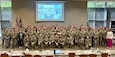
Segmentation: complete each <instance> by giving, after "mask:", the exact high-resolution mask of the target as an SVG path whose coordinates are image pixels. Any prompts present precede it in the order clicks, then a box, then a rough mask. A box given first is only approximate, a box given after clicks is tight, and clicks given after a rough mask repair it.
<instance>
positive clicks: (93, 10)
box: [87, 1, 115, 28]
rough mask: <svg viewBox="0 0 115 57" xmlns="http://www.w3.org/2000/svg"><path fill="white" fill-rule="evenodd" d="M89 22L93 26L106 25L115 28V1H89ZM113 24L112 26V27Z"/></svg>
mask: <svg viewBox="0 0 115 57" xmlns="http://www.w3.org/2000/svg"><path fill="white" fill-rule="evenodd" d="M87 8H88V24H89V26H91V27H100V26H104V27H105V26H106V27H109V28H113V26H115V25H112V22H114V21H115V1H112V2H102V1H101V2H97V1H89V2H88V5H87ZM111 26H112V27H111Z"/></svg>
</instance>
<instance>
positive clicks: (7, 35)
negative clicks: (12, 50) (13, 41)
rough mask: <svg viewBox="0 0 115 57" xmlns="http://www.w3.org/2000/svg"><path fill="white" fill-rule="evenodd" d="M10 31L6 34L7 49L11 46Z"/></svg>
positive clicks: (7, 30)
mask: <svg viewBox="0 0 115 57" xmlns="http://www.w3.org/2000/svg"><path fill="white" fill-rule="evenodd" d="M10 37H11V35H10V30H9V29H6V32H5V38H6V39H5V47H6V48H8V47H9V46H10V45H9V44H10Z"/></svg>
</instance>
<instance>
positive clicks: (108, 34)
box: [106, 30, 113, 49]
mask: <svg viewBox="0 0 115 57" xmlns="http://www.w3.org/2000/svg"><path fill="white" fill-rule="evenodd" d="M112 38H113V32H112V31H111V30H108V32H107V36H106V40H107V48H109V49H111V48H112Z"/></svg>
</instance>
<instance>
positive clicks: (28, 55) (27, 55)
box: [24, 54, 32, 57]
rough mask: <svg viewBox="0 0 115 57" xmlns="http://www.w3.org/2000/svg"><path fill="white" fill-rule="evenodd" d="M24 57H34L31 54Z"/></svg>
mask: <svg viewBox="0 0 115 57" xmlns="http://www.w3.org/2000/svg"><path fill="white" fill-rule="evenodd" d="M24 57H32V55H31V54H25V55H24Z"/></svg>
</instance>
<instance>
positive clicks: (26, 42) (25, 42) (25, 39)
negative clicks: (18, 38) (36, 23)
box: [24, 35, 30, 48]
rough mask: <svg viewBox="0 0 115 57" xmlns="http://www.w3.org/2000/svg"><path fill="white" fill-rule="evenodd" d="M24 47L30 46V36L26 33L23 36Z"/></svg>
mask: <svg viewBox="0 0 115 57" xmlns="http://www.w3.org/2000/svg"><path fill="white" fill-rule="evenodd" d="M24 47H25V48H30V38H29V36H28V35H26V36H25V38H24Z"/></svg>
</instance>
